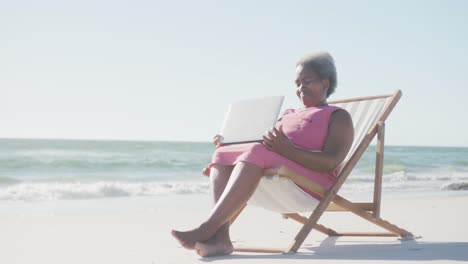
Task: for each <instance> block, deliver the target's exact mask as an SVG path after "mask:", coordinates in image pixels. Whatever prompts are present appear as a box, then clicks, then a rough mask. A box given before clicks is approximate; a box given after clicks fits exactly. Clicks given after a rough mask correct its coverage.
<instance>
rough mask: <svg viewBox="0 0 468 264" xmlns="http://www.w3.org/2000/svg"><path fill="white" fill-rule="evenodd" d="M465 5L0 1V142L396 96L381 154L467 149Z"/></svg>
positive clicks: (142, 134) (98, 135) (156, 132)
mask: <svg viewBox="0 0 468 264" xmlns="http://www.w3.org/2000/svg"><path fill="white" fill-rule="evenodd" d="M467 14H468V1H386V2H385V3H383V1H344V0H343V1H309V0H307V1H247V0H236V1H188V0H187V1H155V0H151V1H149V0H148V1H142V0H136V1H135V0H132V1H99V0H98V1H96V0H92V1H91V0H82V1H63V0H57V1H50V0H41V1H35V0H30V1H23V0H0V91H1V94H0V121H1V124H0V138H69V139H130V140H183V141H210V140H211V138H212V137H213V135H214V134H216V133H217V132H218V130H219V129H220V126H221V123H222V120H223V117H224V114H225V112H226V110H227V106H228V104H229V103H230V102H232V101H235V100H239V99H247V98H252V97H261V96H270V95H286V100H285V104H284V108H291V107H300V104H299V101H298V99H297V98H296V97H295V94H294V89H295V88H294V83H293V81H294V70H295V63H296V61H297V60H298V59H299V58H300V57H301V56H303V55H305V54H307V53H310V52H314V51H319V50H326V51H329V52H330V53H331V54H332V56H333V57H334V58H335V61H336V66H337V70H338V88H337V90H336V93H335V94H334V95H333V96H332V97H331V98H330V99H340V98H349V97H356V96H367V95H380V94H389V93H393V92H394V91H395V90H396V89H401V90H402V91H403V98H402V100H401V101H400V103H399V105H398V106H397V108H396V109H395V111H394V113H393V114H392V115H391V117H390V118H389V119H388V121H387V131H386V143H387V144H391V145H430V146H468V122H467V121H466V120H467V117H466V116H467V114H468V111H467V110H466V108H465V104H466V102H467V100H468V92H467V90H468V74H467V70H468V26H467V25H468V15H467Z"/></svg>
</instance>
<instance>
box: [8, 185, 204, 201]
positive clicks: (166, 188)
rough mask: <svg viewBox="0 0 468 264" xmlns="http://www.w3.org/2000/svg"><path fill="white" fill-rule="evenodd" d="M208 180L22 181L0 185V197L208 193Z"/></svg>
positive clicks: (25, 198) (77, 197) (28, 197)
mask: <svg viewBox="0 0 468 264" xmlns="http://www.w3.org/2000/svg"><path fill="white" fill-rule="evenodd" d="M208 191H209V183H208V182H118V181H102V182H94V183H80V182H76V183H62V182H54V183H50V182H49V183H19V184H16V185H11V186H6V187H2V188H0V200H9V201H43V200H75V199H96V198H109V197H129V196H156V195H164V194H193V193H207V192H208Z"/></svg>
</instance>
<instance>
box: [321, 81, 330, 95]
mask: <svg viewBox="0 0 468 264" xmlns="http://www.w3.org/2000/svg"><path fill="white" fill-rule="evenodd" d="M322 87H323V89H324V90H325V92H327V93H328V88H330V80H328V79H323V80H322Z"/></svg>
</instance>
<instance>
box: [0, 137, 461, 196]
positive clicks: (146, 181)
mask: <svg viewBox="0 0 468 264" xmlns="http://www.w3.org/2000/svg"><path fill="white" fill-rule="evenodd" d="M213 150H214V147H213V146H212V144H211V143H203V142H164V141H160V142H157V141H99V140H42V139H41V140H39V139H0V201H43V200H69V199H72V200H73V199H98V198H114V197H115V198H117V197H130V196H161V195H168V194H176V195H184V194H194V193H208V192H209V182H208V179H207V178H206V177H204V176H203V175H202V173H201V170H202V168H203V167H205V166H206V165H207V164H208V162H209V161H210V158H211V154H212V152H213ZM374 162H375V147H374V146H371V147H370V148H369V149H368V151H367V152H366V153H365V154H364V157H363V158H362V159H361V161H360V162H359V163H358V165H357V167H356V168H355V170H354V171H353V173H352V174H351V175H350V177H349V178H348V180H347V182H346V184H345V185H344V186H343V188H342V191H341V192H344V193H352V194H359V193H361V194H364V193H367V194H371V193H372V188H373V185H372V182H373V177H374V176H373V173H374V171H373V170H374ZM383 190H384V193H385V194H388V193H425V194H437V195H439V194H442V195H445V194H447V195H450V194H457V195H459V194H462V195H468V148H455V147H408V146H386V147H385V165H384V177H383Z"/></svg>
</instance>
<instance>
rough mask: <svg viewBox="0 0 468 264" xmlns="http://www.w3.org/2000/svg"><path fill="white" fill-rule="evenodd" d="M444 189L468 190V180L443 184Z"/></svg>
mask: <svg viewBox="0 0 468 264" xmlns="http://www.w3.org/2000/svg"><path fill="white" fill-rule="evenodd" d="M442 190H450V191H460V190H468V182H454V183H449V184H446V185H444V186H442Z"/></svg>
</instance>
